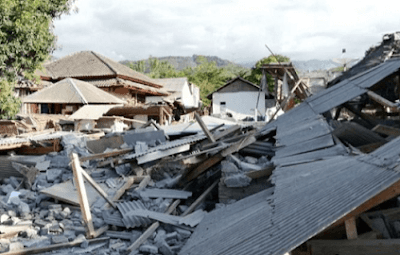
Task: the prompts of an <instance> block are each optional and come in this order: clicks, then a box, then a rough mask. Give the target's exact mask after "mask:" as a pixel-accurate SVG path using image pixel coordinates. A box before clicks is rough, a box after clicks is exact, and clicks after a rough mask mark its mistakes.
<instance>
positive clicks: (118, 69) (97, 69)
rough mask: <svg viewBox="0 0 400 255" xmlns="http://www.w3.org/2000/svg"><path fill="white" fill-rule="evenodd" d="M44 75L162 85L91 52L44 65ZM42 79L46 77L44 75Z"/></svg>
mask: <svg viewBox="0 0 400 255" xmlns="http://www.w3.org/2000/svg"><path fill="white" fill-rule="evenodd" d="M44 67H45V68H46V73H47V74H48V75H49V76H51V78H52V79H53V80H57V79H62V78H67V77H72V78H80V79H82V78H90V77H120V78H123V79H126V80H131V81H135V82H138V83H141V84H145V85H148V86H152V87H156V88H161V87H162V85H160V84H158V83H157V82H156V81H154V80H153V79H151V78H150V77H148V76H146V75H144V74H142V73H139V72H136V71H134V70H132V69H131V68H129V67H127V66H125V65H123V64H120V63H118V62H115V61H114V60H111V59H109V58H106V57H104V56H102V55H100V54H99V53H95V52H93V51H80V52H77V53H74V54H72V55H69V56H66V57H63V58H61V59H58V60H56V61H53V62H50V63H47V64H45V65H44ZM43 77H46V75H44V76H43Z"/></svg>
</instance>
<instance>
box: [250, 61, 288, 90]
mask: <svg viewBox="0 0 400 255" xmlns="http://www.w3.org/2000/svg"><path fill="white" fill-rule="evenodd" d="M278 61H279V63H283V62H290V58H288V57H286V56H282V55H275V56H273V55H270V56H269V57H266V58H262V59H260V60H259V61H257V63H256V64H255V66H254V68H253V69H252V70H251V72H250V74H249V75H248V76H246V77H245V79H247V80H248V81H250V82H252V83H254V84H256V85H260V83H261V78H262V70H261V67H262V66H263V65H266V64H270V63H278ZM267 83H268V90H269V91H270V92H272V91H274V80H273V78H272V77H271V75H269V74H267Z"/></svg>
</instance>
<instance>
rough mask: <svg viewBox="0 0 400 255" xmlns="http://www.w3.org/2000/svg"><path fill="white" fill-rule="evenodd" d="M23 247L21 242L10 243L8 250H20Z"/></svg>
mask: <svg viewBox="0 0 400 255" xmlns="http://www.w3.org/2000/svg"><path fill="white" fill-rule="evenodd" d="M23 249H24V245H23V244H22V243H21V242H14V243H10V251H21V250H23Z"/></svg>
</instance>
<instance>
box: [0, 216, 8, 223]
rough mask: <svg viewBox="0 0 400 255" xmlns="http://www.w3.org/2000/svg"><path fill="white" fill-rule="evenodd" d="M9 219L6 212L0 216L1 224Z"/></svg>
mask: <svg viewBox="0 0 400 255" xmlns="http://www.w3.org/2000/svg"><path fill="white" fill-rule="evenodd" d="M9 219H10V216H9V215H7V214H2V215H1V216H0V223H1V224H3V223H4V222H6V221H8V220H9Z"/></svg>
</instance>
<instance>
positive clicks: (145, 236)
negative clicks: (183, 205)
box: [127, 199, 181, 252]
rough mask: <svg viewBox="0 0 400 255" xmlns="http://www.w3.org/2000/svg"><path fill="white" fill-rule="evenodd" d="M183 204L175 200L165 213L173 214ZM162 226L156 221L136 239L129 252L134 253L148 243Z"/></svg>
mask: <svg viewBox="0 0 400 255" xmlns="http://www.w3.org/2000/svg"><path fill="white" fill-rule="evenodd" d="M180 202H181V200H179V199H178V200H175V202H174V203H172V204H171V205H170V206H169V207H168V210H167V211H166V212H165V214H167V215H168V214H171V213H172V212H173V211H174V210H175V209H176V207H177V206H178V205H179V203H180ZM159 226H160V222H158V221H156V222H154V223H153V224H152V225H151V226H150V227H149V228H148V229H146V231H145V232H144V233H143V234H142V235H141V236H140V237H139V238H138V239H136V241H135V242H134V243H133V244H131V245H130V246H129V247H128V248H127V250H128V251H129V252H131V251H134V250H136V249H139V247H140V245H142V244H143V243H144V242H146V240H147V239H148V238H149V237H150V236H152V235H153V233H154V232H155V231H156V230H157V228H158V227H159Z"/></svg>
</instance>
